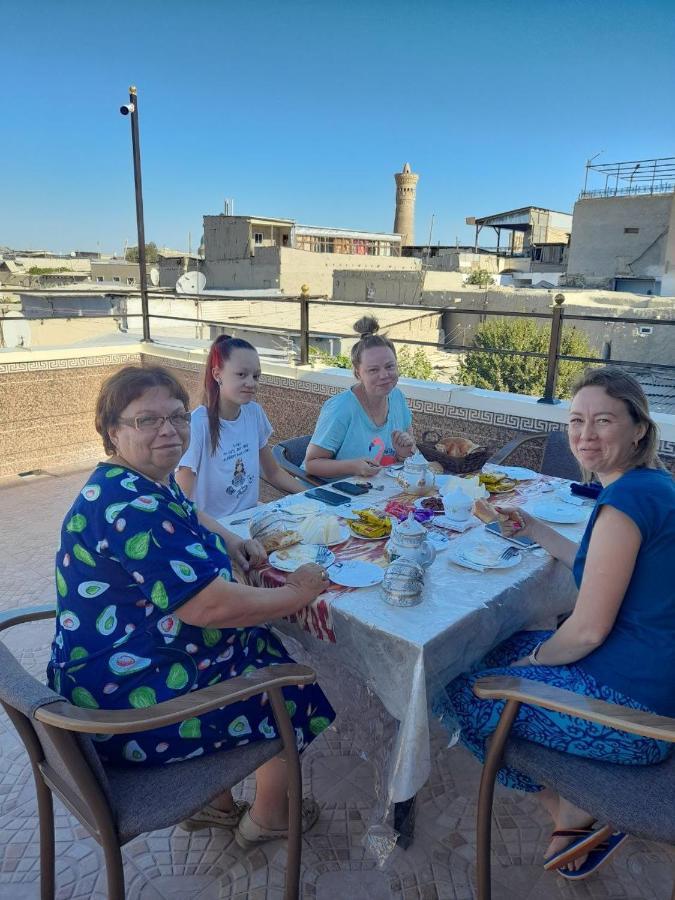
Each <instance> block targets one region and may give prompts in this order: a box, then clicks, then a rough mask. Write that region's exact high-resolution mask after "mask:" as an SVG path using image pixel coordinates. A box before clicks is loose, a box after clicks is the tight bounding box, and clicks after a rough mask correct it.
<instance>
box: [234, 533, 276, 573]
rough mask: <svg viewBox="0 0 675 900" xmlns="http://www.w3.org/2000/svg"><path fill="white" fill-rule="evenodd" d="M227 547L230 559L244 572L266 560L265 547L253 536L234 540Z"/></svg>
mask: <svg viewBox="0 0 675 900" xmlns="http://www.w3.org/2000/svg"><path fill="white" fill-rule="evenodd" d="M228 549H229V553H230V556H231V557H232V561H233V562H235V563H236V564H237V565H238V566H239V568H240V569H243V571H244V572H248V571H249V569H256V568H258V566H262V565H263V564H264V563H266V562H267V553H265V548H264V547H263V545H262V544H261V543H260V541H256V540H254V539H253V538H248V539H246V540H240V541H234V542H232V543H231V544H230V546H229V548H228Z"/></svg>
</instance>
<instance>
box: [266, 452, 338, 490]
mask: <svg viewBox="0 0 675 900" xmlns="http://www.w3.org/2000/svg"><path fill="white" fill-rule="evenodd" d="M272 456H273V457H274V458H275V459H276V461H277V462H278V463H279V465H280V466H281V468H282V469H286V471H287V472H289V473H290V474H291V475H293V476H294V477H295V478H298V479H299V480H300V481H302V482H304V483H305V484H309V485H311V487H317V486H319V485H322V484H325V483H326V482H325V481H324V479H323V478H316V477H314V476H313V475H309V474H308V473H307V472H305V470H304V469H301V468H300V466H296V465H295V463H292V462H291V461H290V460H289V459H288V458H287V457H286V455H285V453H284V450H283V447H282V446H281V445H280V444H275V445H274V447H272Z"/></svg>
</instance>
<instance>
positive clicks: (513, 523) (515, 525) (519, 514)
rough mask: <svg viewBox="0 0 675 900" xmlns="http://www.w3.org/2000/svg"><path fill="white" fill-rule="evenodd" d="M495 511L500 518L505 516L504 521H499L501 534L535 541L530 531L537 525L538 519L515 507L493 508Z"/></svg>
mask: <svg viewBox="0 0 675 900" xmlns="http://www.w3.org/2000/svg"><path fill="white" fill-rule="evenodd" d="M495 509H496V510H497V512H498V513H500V514H501V515H502V516H506V521H505V522H504V521H500V525H501V529H502V534H503V535H504V536H505V537H512V536H513V535H514V534H515V535H518V536H519V537H520V536H521V535H522V536H523V537H527V538H530V540H535V537H534V535H533V533H532V529H533V528H534V527H535V526H536V525H537V523H538V522H539V519H536V518H535V517H534V516H531V515H530V513H528V512H525V510H524V509H522V508H520V507H515V506H495Z"/></svg>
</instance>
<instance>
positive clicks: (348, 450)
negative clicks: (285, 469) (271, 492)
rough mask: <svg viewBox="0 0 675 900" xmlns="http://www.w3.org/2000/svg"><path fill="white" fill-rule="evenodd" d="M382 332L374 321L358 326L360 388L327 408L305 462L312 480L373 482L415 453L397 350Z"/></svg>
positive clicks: (356, 353) (332, 400)
mask: <svg viewBox="0 0 675 900" xmlns="http://www.w3.org/2000/svg"><path fill="white" fill-rule="evenodd" d="M378 328H379V325H378V322H377V319H375V318H374V317H373V316H363V318H361V319H359V321H358V322H356V324H355V325H354V331H356V332H357V334H360V335H361V339H360V340H359V341H357V342H356V344H354V346H353V347H352V353H351V356H352V366H353V367H354V375H355V377H356V380H357V384H355V385H354V387H352V388H350V390H348V391H344V393H342V394H337V395H336V396H335V397H331V398H330V400H327V401H326V402H325V403H324V405H323V407H322V409H321V413H320V414H319V420H318V421H317V423H316V427H315V429H314V434H313V435H312V440H311V442H310V444H309V446H308V448H307V455H306V457H305V469H306V471H307V472H308V473H309V474H310V475H317V476H318V477H319V478H338V477H341V476H345V475H360V476H362V477H365V478H368V477H370V476H372V475H375V474H377V472H378V471H379V469H380V468H381V467H382V466H389V465H391V464H392V463H395V462H397V461H400V460H403V459H406V458H407V457H408V456H411V455H412V454H413V453H414V452H415V441H414V438H413V436H412V430H411V426H412V415H411V414H410V410H409V409H408V404H407V403H406V399H405V397H404V396H403V394H402V392H401V391H400V390H399V389H398V388H397V387H396V383H397V382H398V363H397V360H396V350H395V348H394V345H393V343H392V342H391V341H390V340H389V338H386V337H384V336H382V335H379V334H377V333H376V332H377V331H378Z"/></svg>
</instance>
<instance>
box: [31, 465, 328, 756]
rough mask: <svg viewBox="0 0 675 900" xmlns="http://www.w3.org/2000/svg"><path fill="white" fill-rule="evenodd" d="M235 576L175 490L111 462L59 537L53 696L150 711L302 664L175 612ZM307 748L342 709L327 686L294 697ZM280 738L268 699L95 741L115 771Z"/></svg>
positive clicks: (276, 646) (264, 636)
mask: <svg viewBox="0 0 675 900" xmlns="http://www.w3.org/2000/svg"><path fill="white" fill-rule="evenodd" d="M218 577H220V578H224V579H225V580H227V581H229V580H231V579H232V569H231V565H230V560H229V557H228V555H227V551H226V548H225V544H224V542H223V541H222V539H221V538H220V536H219V535H216V534H213V533H212V532H210V531H208V530H207V529H205V528H203V527H202V526H201V525H200V524H199V521H198V519H197V514H196V512H195V508H194V505H193V504H192V503H191V502H190V501H189V500H188V499H187V498H186V497H185V495H184V494H183V493H182V491H181V489H180V488H179V487H178V485H177V484H176V482H175V480H174V479H173V476H171V480H170V483H169V485H165V484H161V483H159V482H155V481H152V480H150V479H147V478H145V477H144V476H143V475H140V474H139V473H137V472H133V471H130V470H128V469H123V468H121V467H119V466H114V465H112V464H110V463H101V464H100V465H98V466H97V467H96V469H95V470H94V472H93V473H92V475H91V476H90V478H89V481H88V482H87V483H86V484H85V486H84V487H83V488H82V490H81V491H80V493H79V495H78V497H77V499H76V501H75V503H74V504H73V505H72V507H71V509H70V510H69V512H68V514H67V515H66V518H65V520H64V522H63V526H62V529H61V546H60V547H59V550H58V552H57V555H56V594H57V622H56V634H55V637H54V641H53V643H52V655H51V659H50V661H49V665H48V668H47V677H48V682H49V685H50V687H52V688H53V690H55V691H57V692H58V693H59V694H61V695H62V696H64V697H65V698H66V699H68V700H69V701H70V702H71V703H73V704H75V705H76V706H81V707H86V708H89V709H99V708H101V709H128V708H131V707H136V708H143V707H150V706H153V705H154V704H155V703H161V702H162V701H164V700H169V699H171V698H172V697H176V696H178V695H180V694H187V693H188V692H189V691H193V690H197V689H198V688H202V687H206V686H207V685H210V684H215V683H216V682H218V681H221V680H224V679H228V678H233V677H235V676H237V675H241V674H244V673H246V672H248V671H251V670H254V669H259V668H262V667H263V666H269V665H275V664H279V663H285V662H292V660H291V658H290V657H289V656H288V654H287V653H286V651H285V649H284V647H283V645H282V644H281V643H280V641H279V640H278V639H277V638H276V637H275V636H274V634H273V633H272V631H271V630H270V629H269V628H268V627H267V626H262V627H260V626H257V627H252V628H228V629H225V628H197V627H195V626H192V625H187V624H185V623H184V622H181V621H180V620H179V619H178V618H177V617H176V615H175V613H176V610H177V609H178V608H179V607H180V606H181V605H182V604H183V603H185V602H187V601H188V600H189V599H190V598H191V597H193V596H194V595H195V594H197V593H199V591H201V590H202V589H203V588H204V587H206V585H208V584H209V583H210V582H211V581H213V579H214V578H218ZM284 696H285V699H286V706H287V708H288V710H289V713H290V715H291V718H292V721H293V725H294V727H295V733H296V739H297V743H298V747H299V749H301V750H302V749H303V748H304V747H305V746H307V745H308V744H309V743H310V742H311V741H312V740H313V739H314V738H315V737H316V736H317V735H318V734H320V733H321V732H322V731H323V730H324V729H325V728H327V727H328V725H330V723H331V722H332V720H333V719H334V712H333V709H332V707H331V706H330V704H329V703H328V700H327V699H326V698H325V696H324V695H323V693H322V691H321V689H320V688H319V687H318V685H317V684H312V685H306V686H304V687H289V688H284ZM276 737H277V731H276V726H275V722H274V717H273V715H272V711H271V708H270V705H269V702H268V700H267V697H266V696H265V695H264V694H263V695H261V696H258V697H253V698H251V699H249V700H246V701H243V702H240V703H236V704H233V705H231V706H228V707H226V708H225V709H223V710H214V711H213V712H210V713H206V714H205V715H202V716H200V717H198V718H188V719H186V720H185V721H183V722H180V723H178V724H175V725H169V726H166V727H164V728H158V729H154V730H152V731H146V732H138V733H137V734H124V735H114V736H108V735H96V736H95V737H94V740H95V742H96V743H95V746H96V748H97V750H98V752H99V755H100V756H101V758H102V759H103V760H104V761H105V762H107V763H109V764H114V765H129V764H136V765H159V764H164V763H171V762H178V761H180V760H184V759H189V758H192V757H196V756H201V755H203V754H206V753H213V752H216V751H219V750H230V749H233V748H234V747H237V746H241V745H242V744H247V743H249V742H252V741H261V740H271V739H273V738H276Z"/></svg>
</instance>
